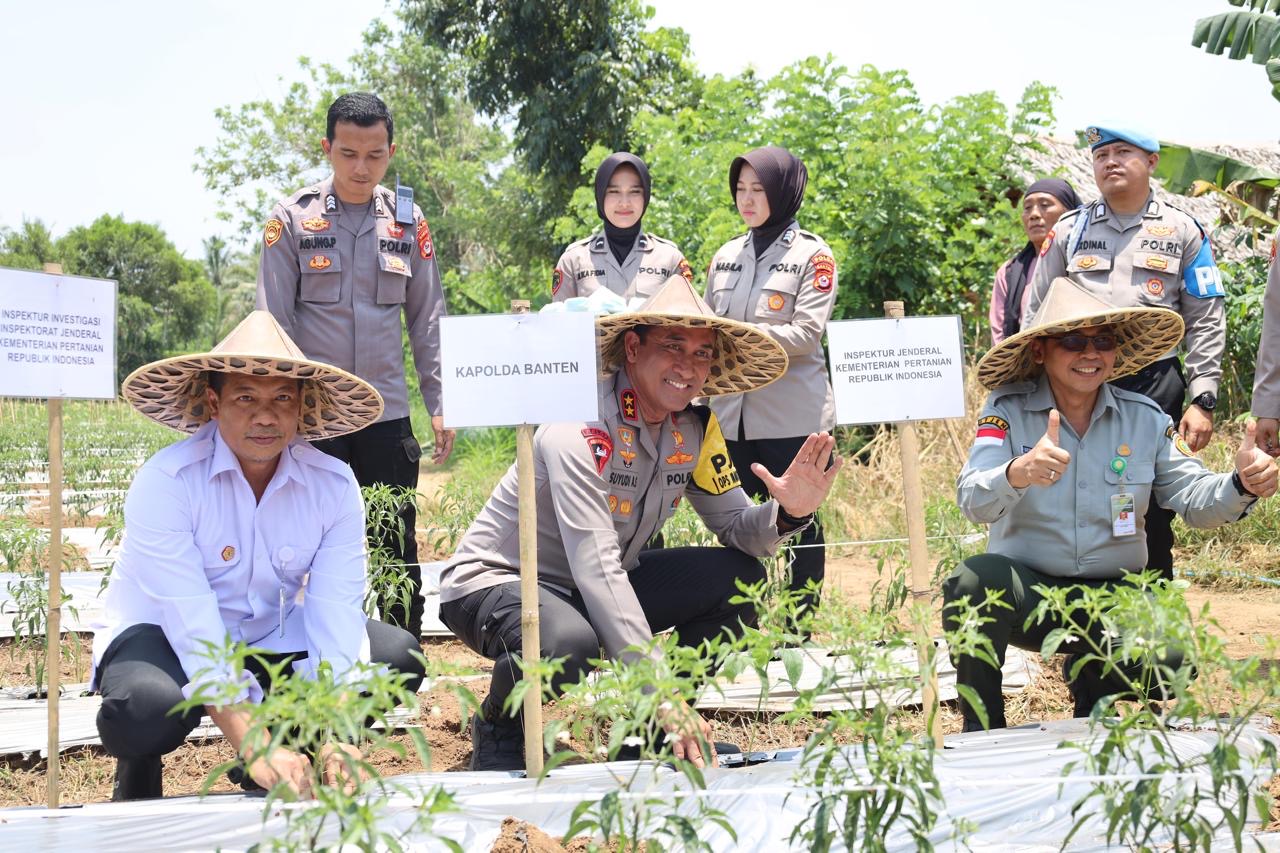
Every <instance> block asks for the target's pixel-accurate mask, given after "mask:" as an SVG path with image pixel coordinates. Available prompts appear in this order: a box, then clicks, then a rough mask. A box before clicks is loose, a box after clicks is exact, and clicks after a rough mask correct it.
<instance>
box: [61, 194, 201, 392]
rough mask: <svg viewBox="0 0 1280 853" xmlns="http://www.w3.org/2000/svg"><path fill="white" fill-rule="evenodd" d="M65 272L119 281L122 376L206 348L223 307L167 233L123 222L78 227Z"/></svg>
mask: <svg viewBox="0 0 1280 853" xmlns="http://www.w3.org/2000/svg"><path fill="white" fill-rule="evenodd" d="M57 255H58V257H60V258H61V259H62V263H63V267H64V271H65V272H67V273H69V274H73V275H86V276H94V277H96V278H108V279H114V280H115V281H116V282H117V287H118V289H117V297H116V299H117V314H116V360H117V366H118V370H119V373H120V375H121V376H124V375H127V374H128V373H130V372H131V371H133V369H134V368H136V367H139V366H141V365H142V364H144V363H146V362H148V361H152V360H155V359H158V358H163V357H165V356H168V355H173V354H174V353H176V352H181V351H183V350H188V349H191V348H194V347H195V346H199V345H201V344H204V343H206V340H205V331H204V327H205V323H206V320H207V318H209V317H210V316H211V315H212V310H213V308H214V306H215V304H216V295H215V293H214V290H213V286H212V285H211V284H209V280H208V279H207V278H205V274H204V270H203V269H202V268H201V265H200V264H199V263H197V262H196V261H189V260H187V259H186V258H184V257H182V255H181V254H180V253H179V252H178V250H177V249H176V248H174V246H173V244H172V243H170V242H169V240H168V238H167V237H165V235H164V232H163V231H161V230H160V229H159V228H157V227H156V226H155V225H150V224H148V223H144V222H125V221H124V219H123V218H121V217H118V216H102V217H99V218H98V219H97V220H96V221H95V222H94V223H93V224H92V225H87V226H80V227H78V228H73V229H72V230H71V231H69V232H68V233H67V234H66V236H64V237H63V238H62V239H61V240H59V241H58V243H57Z"/></svg>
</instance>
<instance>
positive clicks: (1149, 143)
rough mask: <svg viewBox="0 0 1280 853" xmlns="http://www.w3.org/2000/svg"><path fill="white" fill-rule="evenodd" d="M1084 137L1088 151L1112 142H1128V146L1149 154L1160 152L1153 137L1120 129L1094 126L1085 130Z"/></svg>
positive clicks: (1158, 144) (1158, 145)
mask: <svg viewBox="0 0 1280 853" xmlns="http://www.w3.org/2000/svg"><path fill="white" fill-rule="evenodd" d="M1084 135H1085V139H1087V140H1088V142H1089V150H1090V151H1095V150H1097V149H1099V148H1101V147H1102V146H1104V145H1108V144H1110V143H1112V142H1128V143H1129V144H1130V145H1136V146H1138V147H1139V148H1141V149H1142V150H1143V151H1147V152H1149V153H1151V154H1155V153H1156V152H1157V151H1159V150H1160V143H1159V142H1158V141H1157V140H1156V138H1155V137H1154V136H1147V135H1146V134H1145V133H1141V132H1139V131H1136V130H1128V129H1126V128H1121V127H1097V126H1094V127H1090V128H1086V129H1085V132H1084Z"/></svg>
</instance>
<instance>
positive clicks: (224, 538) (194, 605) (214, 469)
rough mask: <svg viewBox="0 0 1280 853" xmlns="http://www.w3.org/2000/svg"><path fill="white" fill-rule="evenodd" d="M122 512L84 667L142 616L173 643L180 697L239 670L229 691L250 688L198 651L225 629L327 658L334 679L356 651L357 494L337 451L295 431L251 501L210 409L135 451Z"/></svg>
mask: <svg viewBox="0 0 1280 853" xmlns="http://www.w3.org/2000/svg"><path fill="white" fill-rule="evenodd" d="M124 513H125V537H124V543H123V544H122V546H121V549H120V558H119V560H118V561H117V562H116V565H115V569H114V570H113V571H112V574H111V580H110V583H109V585H108V587H107V593H106V606H105V608H104V617H103V623H102V624H101V625H100V626H96V627H97V632H96V633H95V635H94V639H93V660H94V666H95V668H96V666H97V665H98V663H99V662H100V661H101V659H102V655H103V653H104V652H105V651H106V649H107V647H108V646H109V645H110V644H111V641H112V639H113V638H114V637H115V636H117V635H118V634H119V633H120V632H121V631H123V630H124V629H125V628H128V627H129V626H131V625H137V624H146V623H149V624H155V625H159V626H160V627H161V629H163V631H164V634H165V638H166V639H168V641H169V643H170V645H172V646H173V650H174V652H175V653H176V654H177V656H178V660H179V661H180V662H181V663H182V668H183V670H184V671H185V672H186V674H187V678H188V679H190V683H188V684H187V685H185V686H184V687H183V693H184V695H186V696H187V697H188V698H190V697H191V695H192V694H193V692H194V691H195V690H196V688H197V687H198V686H201V685H208V684H216V683H218V682H226V681H239V682H240V684H241V688H242V689H241V691H240V693H239V696H238V698H237V699H236V700H235V701H239V702H242V701H248V702H257V701H260V700H261V698H262V691H261V689H260V687H259V686H258V684H257V682H256V681H255V680H254V679H253V677H252V676H250V675H249V673H248V672H247V671H246V672H242V673H233V672H231V671H229V669H228V668H227V666H226V664H225V663H217V662H214V661H211V659H210V657H209V656H208V654H207V648H208V644H210V643H211V644H214V645H215V646H218V647H221V646H222V645H223V644H224V643H225V642H226V641H227V639H228V638H229V639H230V640H231V641H233V642H239V641H243V642H245V643H246V644H248V645H251V646H255V647H258V648H261V649H265V650H268V651H271V652H306V654H307V657H306V658H305V659H304V660H300V661H296V662H295V663H294V665H293V666H294V670H295V671H296V672H299V673H301V674H304V675H311V674H314V672H315V668H316V667H317V665H318V664H319V663H320V662H321V661H328V662H329V663H330V665H331V666H332V667H333V670H334V674H335V675H336V676H337V677H338V678H339V679H341V678H343V676H344V675H346V674H347V672H348V670H350V668H351V666H352V665H353V664H354V663H355V662H357V661H363V662H367V661H368V660H369V641H368V638H367V636H366V632H365V615H364V612H363V610H362V609H361V605H362V603H363V600H364V592H365V518H364V504H363V503H362V501H361V498H360V489H359V487H358V486H357V484H356V480H355V476H354V475H353V474H352V472H351V469H350V468H349V467H348V466H347V465H346V463H344V462H341V461H340V460H338V459H335V458H334V457H332V456H329V455H328V454H325V453H322V452H321V451H319V450H316V449H315V448H313V447H311V446H310V445H309V444H307V442H305V441H303V440H302V439H298V438H295V439H294V440H293V442H292V443H290V444H289V446H288V447H287V448H285V450H284V452H283V453H281V454H280V463H279V465H278V466H277V467H276V471H275V474H274V475H273V476H272V478H271V482H270V483H268V484H267V487H266V490H265V491H264V492H263V493H262V499H261V500H260V501H256V500H255V499H254V495H253V490H252V489H251V488H250V487H249V483H248V481H247V480H246V479H245V477H244V474H243V473H242V472H241V470H240V463H239V461H238V460H237V459H236V457H235V454H234V453H233V452H232V450H231V448H230V447H228V446H227V444H226V442H225V441H223V439H222V436H221V435H220V434H219V433H218V430H217V422H216V421H212V422H210V423H207V424H205V425H204V426H203V427H201V428H200V429H199V430H197V431H196V432H195V433H194V434H193V435H192V436H191V437H190V438H187V439H185V440H183V441H180V442H178V443H176V444H173V445H170V446H169V447H166V448H165V449H163V450H161V451H160V452H159V453H157V454H156V455H155V456H153V457H151V459H149V460H147V462H146V464H145V465H143V466H142V468H141V469H139V471H138V474H137V476H136V477H135V478H134V481H133V485H132V486H130V488H129V494H128V497H127V498H126V499H125V510H124ZM304 589H305V597H304V593H303V590H304ZM282 601H283V604H282ZM282 608H283V612H284V620H283V625H282V624H281V618H280V614H281V610H282Z"/></svg>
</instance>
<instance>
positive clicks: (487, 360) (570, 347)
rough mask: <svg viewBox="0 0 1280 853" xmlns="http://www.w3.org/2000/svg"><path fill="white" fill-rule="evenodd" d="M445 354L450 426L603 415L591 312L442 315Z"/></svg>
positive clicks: (446, 416) (442, 365)
mask: <svg viewBox="0 0 1280 853" xmlns="http://www.w3.org/2000/svg"><path fill="white" fill-rule="evenodd" d="M440 350H441V355H440V370H441V379H442V383H443V386H444V404H443V405H444V419H445V426H446V427H448V428H450V429H455V428H457V427H473V426H512V425H517V424H545V423H557V422H563V421H594V420H597V419H599V417H600V400H599V392H598V390H597V384H596V373H597V367H596V326H595V316H594V315H592V314H588V313H585V312H572V311H571V312H565V313H558V314H490V315H484V316H476V317H462V316H459V317H444V318H442V319H441V320H440Z"/></svg>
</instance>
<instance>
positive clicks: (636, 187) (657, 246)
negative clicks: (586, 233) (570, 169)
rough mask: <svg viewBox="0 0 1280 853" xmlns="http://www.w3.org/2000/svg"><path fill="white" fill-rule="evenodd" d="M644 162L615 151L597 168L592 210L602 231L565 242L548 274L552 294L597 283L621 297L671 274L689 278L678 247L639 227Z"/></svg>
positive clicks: (557, 298)
mask: <svg viewBox="0 0 1280 853" xmlns="http://www.w3.org/2000/svg"><path fill="white" fill-rule="evenodd" d="M649 191H650V181H649V167H648V166H646V165H645V164H644V161H643V160H641V159H640V158H639V157H637V156H636V155H634V154H629V153H627V152H626V151H619V152H616V153H614V154H610V155H609V156H608V157H606V158H604V162H603V163H601V164H600V168H598V169H596V213H597V214H599V216H600V219H601V220H602V221H603V222H604V230H602V231H597V232H596V233H595V234H592V235H591V236H590V237H587V238H586V239H584V240H579V241H578V242H576V243H572V244H570V246H569V248H567V249H565V250H564V254H563V255H561V256H560V260H559V261H558V262H557V263H556V269H555V272H554V273H552V276H551V299H552V301H554V302H561V301H564V300H565V299H568V298H569V297H571V296H590V295H591V294H592V293H593V292H594V291H596V290H598V289H599V288H602V287H603V288H606V289H608V290H612V291H613V292H614V293H616V294H618V295H619V296H621V297H622V298H623V299H631V298H632V297H637V296H638V297H641V298H648V297H649V296H652V295H653V293H654V292H655V291H656V290H657V289H658V287H659V286H661V285H662V283H663V282H665V281H666V280H667V279H668V278H669V277H670V276H672V275H677V274H679V275H682V276H684V277H685V278H686V279H687V280H688V281H689V283H690V284H692V283H693V270H692V269H690V268H689V262H688V261H686V260H685V259H684V255H683V254H681V253H680V249H678V248H677V247H676V244H675V243H672V242H671V241H670V240H664V239H662V238H661V237H657V236H655V235H653V234H646V233H644V232H643V231H641V230H640V220H641V219H642V218H643V217H644V212H645V209H646V208H648V206H649Z"/></svg>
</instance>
